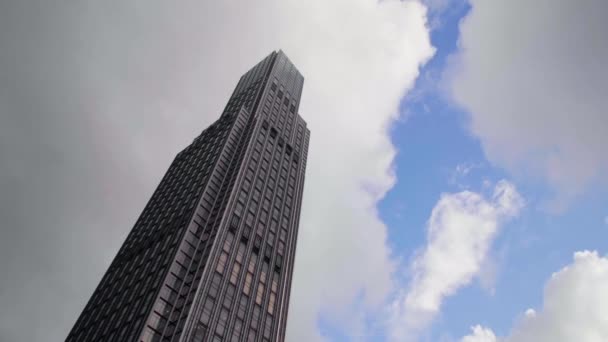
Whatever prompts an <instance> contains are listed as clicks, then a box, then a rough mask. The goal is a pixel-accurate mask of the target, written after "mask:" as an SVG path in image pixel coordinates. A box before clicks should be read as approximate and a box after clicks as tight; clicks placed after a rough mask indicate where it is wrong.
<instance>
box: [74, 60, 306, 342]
mask: <svg viewBox="0 0 608 342" xmlns="http://www.w3.org/2000/svg"><path fill="white" fill-rule="evenodd" d="M303 82H304V79H303V77H302V75H301V74H300V73H299V72H298V70H297V69H296V68H295V67H294V65H293V64H292V63H291V62H290V61H289V59H288V58H287V57H286V56H285V54H284V53H283V52H282V51H278V52H273V53H272V54H270V55H269V56H268V57H266V58H265V59H264V60H262V61H261V62H260V63H258V64H257V65H256V66H254V67H253V68H252V69H251V70H249V71H248V72H247V73H245V74H244V75H243V76H242V77H241V79H240V81H239V83H238V85H237V87H236V89H235V90H234V93H233V94H232V96H231V97H230V100H229V101H228V104H227V105H226V108H225V109H224V112H223V113H222V115H221V116H220V118H219V119H218V120H217V121H216V122H215V123H213V124H212V125H211V126H210V127H208V128H207V129H205V130H204V131H203V132H202V133H201V134H200V135H199V136H198V137H197V138H196V139H194V141H193V142H192V143H191V144H190V145H189V146H188V147H186V148H185V149H184V150H183V151H181V152H180V153H178V154H177V156H176V157H175V160H174V161H173V163H172V164H171V166H170V167H169V170H168V171H167V173H166V174H165V176H164V178H163V179H162V181H161V183H160V185H159V186H158V188H157V189H156V191H155V192H154V194H153V195H152V198H151V199H150V201H149V202H148V204H147V205H146V207H145V208H144V210H143V213H142V214H141V216H140V217H139V219H138V220H137V222H136V223H135V226H134V227H133V229H132V230H131V232H130V234H129V235H128V237H127V239H126V241H125V242H124V244H123V245H122V247H121V248H120V250H119V252H118V254H117V255H116V257H115V258H114V260H113V261H112V263H111V265H110V267H109V269H108V270H107V272H106V273H105V275H104V276H103V278H102V280H101V282H100V283H99V285H98V286H97V288H96V290H95V292H94V293H93V296H92V297H91V299H90V300H89V302H88V303H87V305H86V306H85V308H84V310H83V312H82V313H81V315H80V317H79V318H78V320H77V321H76V323H75V325H74V327H73V328H72V330H71V331H70V333H69V335H68V337H67V339H66V341H70V342H71V341H79V342H80V341H104V342H105V341H144V342H149V341H173V342H177V341H182V342H191V341H196V342H201V341H213V342H215V341H231V342H232V341H251V342H253V341H256V342H258V341H259V342H268V341H284V339H285V326H286V320H287V309H288V304H289V293H290V288H291V281H292V273H293V265H294V256H295V250H296V240H297V235H298V223H299V219H300V206H301V201H302V190H303V185H304V173H305V169H306V158H307V151H308V141H309V137H310V131H309V130H308V129H307V127H306V123H305V122H304V120H303V119H302V118H301V117H300V115H299V114H298V107H299V102H300V96H301V93H302V86H303Z"/></svg>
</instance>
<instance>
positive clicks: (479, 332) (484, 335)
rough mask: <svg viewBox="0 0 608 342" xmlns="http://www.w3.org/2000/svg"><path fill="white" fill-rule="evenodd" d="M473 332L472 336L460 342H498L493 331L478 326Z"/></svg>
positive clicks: (472, 328) (473, 328)
mask: <svg viewBox="0 0 608 342" xmlns="http://www.w3.org/2000/svg"><path fill="white" fill-rule="evenodd" d="M471 330H472V331H473V332H472V334H470V335H467V336H465V337H463V338H462V339H461V340H460V342H496V335H494V332H493V331H492V330H491V329H487V328H484V327H482V326H480V325H476V326H474V327H471Z"/></svg>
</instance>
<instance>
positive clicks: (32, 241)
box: [0, 0, 433, 341]
mask: <svg viewBox="0 0 608 342" xmlns="http://www.w3.org/2000/svg"><path fill="white" fill-rule="evenodd" d="M0 32H2V33H1V34H0V50H1V51H3V53H2V55H1V56H0V74H1V75H2V77H1V78H0V80H1V81H0V121H1V122H0V216H1V220H2V224H3V226H2V239H0V272H1V273H2V274H4V275H10V276H3V277H1V278H0V307H3V308H9V307H10V308H12V309H11V310H10V311H6V310H4V311H2V312H0V340H2V341H40V340H61V339H62V338H64V337H65V336H66V334H67V331H68V329H69V328H70V327H71V325H72V324H73V322H74V321H75V320H76V317H77V315H78V314H79V313H80V311H81V309H82V307H83V306H84V304H85V302H86V300H87V299H88V298H89V296H90V295H91V293H92V291H93V289H94V287H95V285H96V284H97V282H98V281H99V280H100V278H101V275H102V273H103V272H104V271H105V269H106V268H107V266H108V264H109V262H110V260H111V258H112V257H113V256H114V255H115V253H116V251H117V250H118V247H119V246H120V244H121V242H122V241H123V239H124V238H125V237H126V234H127V232H128V230H129V229H130V227H131V226H132V225H133V223H134V221H135V219H136V217H137V215H138V214H139V213H140V212H141V210H142V208H143V206H144V204H145V203H146V201H147V200H148V198H149V196H150V195H151V193H152V191H153V189H154V187H155V186H156V185H157V184H158V182H159V181H160V178H161V177H162V175H163V173H164V172H165V170H166V168H167V167H168V165H169V163H170V161H171V159H172V158H173V156H174V155H175V154H176V153H177V152H178V151H179V150H180V149H181V148H183V147H184V146H185V145H186V144H188V143H189V142H190V141H191V139H193V138H194V137H195V136H196V135H197V134H198V133H199V132H200V131H201V130H202V129H204V128H205V127H206V126H207V125H208V124H209V123H211V122H212V121H213V120H215V119H216V118H217V117H218V116H219V114H220V112H221V109H222V107H223V105H224V104H225V103H226V101H227V99H228V97H229V95H230V93H231V91H232V89H233V87H234V86H235V85H236V82H237V80H238V77H239V76H240V75H241V74H242V73H243V72H244V71H246V70H247V69H248V68H249V67H251V66H252V65H253V63H256V62H257V61H258V60H260V59H261V58H262V57H264V56H265V55H267V54H268V53H269V52H270V51H271V50H274V49H277V48H282V49H283V50H284V51H285V52H286V53H287V55H288V56H289V57H290V58H291V59H292V60H293V62H294V63H295V64H296V65H297V66H298V68H299V69H300V71H301V72H302V73H303V74H304V76H305V78H306V81H305V85H304V94H303V102H302V105H301V108H300V109H301V113H302V116H303V117H304V118H305V119H306V120H307V121H308V123H309V126H310V129H311V131H312V137H311V145H310V151H309V162H308V171H307V179H306V187H305V195H304V205H303V209H302V215H303V216H302V221H301V229H300V236H299V244H298V251H297V259H296V272H295V274H294V286H293V292H292V296H291V298H292V303H291V306H290V315H289V323H288V330H289V331H288V336H289V339H290V340H296V341H314V340H318V339H319V332H318V330H317V329H316V322H317V317H318V314H319V312H321V311H323V312H324V314H325V315H326V316H328V317H331V318H332V319H333V320H334V321H335V322H336V323H335V324H338V325H341V326H342V328H343V329H344V330H348V329H349V328H348V327H349V326H350V325H351V323H350V322H349V320H350V318H351V317H360V316H362V315H361V313H360V312H354V313H350V312H349V308H352V302H355V301H357V300H359V299H361V300H362V303H363V304H362V305H360V306H357V307H361V309H358V311H361V310H369V309H370V308H373V307H375V306H376V305H378V304H379V303H380V302H382V299H383V298H384V296H385V295H386V293H387V292H388V291H389V289H390V286H391V282H390V278H391V272H392V271H393V265H392V262H391V260H390V259H389V254H390V251H389V249H388V247H387V245H386V241H385V240H386V228H385V226H384V225H383V223H382V222H381V220H380V219H379V218H378V215H377V213H376V210H375V205H376V203H377V201H378V200H379V199H380V198H381V197H382V196H383V195H384V193H385V192H386V191H387V190H388V189H390V187H391V186H392V185H393V183H394V181H395V176H394V174H393V170H392V166H391V165H392V162H393V158H394V155H395V149H394V147H393V146H392V144H391V142H390V138H389V134H388V129H389V126H390V124H391V122H393V120H395V119H396V118H397V115H398V114H397V109H398V105H399V100H400V98H401V97H402V96H403V95H404V93H405V92H406V91H407V90H408V89H409V88H410V87H411V86H412V84H413V82H414V79H415V78H416V77H417V75H418V70H419V67H420V66H421V65H422V64H423V63H424V62H425V61H426V60H428V59H429V58H430V57H431V56H432V54H433V48H432V46H431V44H430V39H429V32H428V29H427V27H426V10H425V7H424V6H423V5H422V4H421V3H419V2H417V1H397V0H387V1H380V2H378V1H375V0H356V1H352V0H335V1H325V0H310V1H295V0H290V1H268V0H261V1H256V2H255V3H253V2H247V1H243V2H238V3H237V2H234V1H193V0H187V1H181V2H179V3H174V2H166V1H160V0H152V1H147V2H145V3H142V2H141V1H135V0H128V1H105V2H84V3H78V4H75V3H69V4H68V3H66V2H64V1H49V0H45V1H42V0H38V1H17V2H8V3H3V4H2V5H0ZM345 265H357V269H358V271H357V272H352V270H351V269H350V268H349V267H344V266H345ZM362 294H364V295H362ZM23 317H28V319H27V320H23V319H22V318H23ZM356 321H361V319H358V320H356Z"/></svg>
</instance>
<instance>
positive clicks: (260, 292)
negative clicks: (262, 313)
mask: <svg viewBox="0 0 608 342" xmlns="http://www.w3.org/2000/svg"><path fill="white" fill-rule="evenodd" d="M263 296H264V284H261V283H260V284H259V285H258V292H257V294H256V296H255V302H256V304H259V305H262V297H263Z"/></svg>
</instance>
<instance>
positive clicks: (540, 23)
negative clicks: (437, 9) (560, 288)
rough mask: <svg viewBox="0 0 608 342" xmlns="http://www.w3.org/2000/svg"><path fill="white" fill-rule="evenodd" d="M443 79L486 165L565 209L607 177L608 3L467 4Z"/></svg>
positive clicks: (543, 0) (551, 0)
mask: <svg viewBox="0 0 608 342" xmlns="http://www.w3.org/2000/svg"><path fill="white" fill-rule="evenodd" d="M471 5H472V10H471V12H470V14H469V15H468V16H467V17H466V18H465V19H464V20H463V22H462V23H461V26H460V34H461V36H460V42H459V51H458V53H457V54H456V55H455V56H454V58H453V60H452V65H451V68H450V69H449V71H448V73H447V79H448V80H449V82H448V83H449V84H450V88H451V94H452V95H453V98H454V99H455V101H456V102H457V103H458V104H460V105H462V106H463V107H464V108H465V109H467V110H468V111H469V112H470V114H471V130H472V132H473V133H474V134H476V135H477V136H478V137H479V138H480V139H481V142H482V144H483V147H484V150H485V152H486V154H487V156H488V158H489V159H490V160H491V161H493V162H494V163H496V164H498V165H500V166H503V167H506V168H507V169H508V170H510V171H511V172H512V173H513V174H515V175H517V176H519V177H521V178H524V177H532V178H535V180H538V181H540V182H542V183H545V184H548V185H549V186H551V187H552V189H554V190H555V192H556V196H555V198H553V199H552V201H551V203H550V205H551V208H552V209H555V210H559V209H563V208H564V207H565V205H567V204H568V203H569V202H570V201H571V200H572V199H573V198H574V197H576V196H577V195H579V194H580V193H581V192H582V191H584V190H585V189H586V188H588V187H589V186H590V185H592V184H603V185H605V184H606V183H605V177H602V176H603V175H605V174H606V172H608V157H607V156H608V155H607V154H606V153H605V147H606V145H608V115H607V113H606V105H607V102H606V98H607V95H608V93H607V91H606V86H605V80H606V78H607V77H608V69H607V68H606V67H605V65H604V64H605V61H606V60H607V59H608V40H607V39H606V37H605V32H607V31H608V23H607V22H606V20H605V16H604V14H605V13H606V12H607V11H608V3H607V2H606V1H602V0H584V1H567V0H563V1H561V0H560V1H554V0H540V1H534V2H532V3H531V2H529V1H520V0H516V1H477V0H474V1H471Z"/></svg>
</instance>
